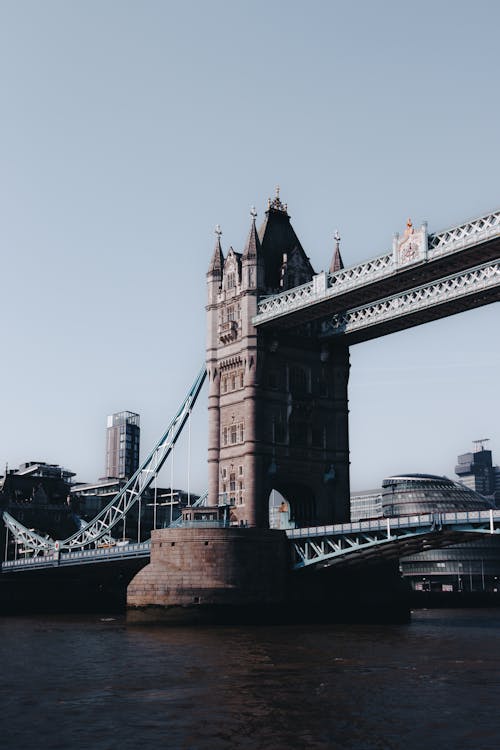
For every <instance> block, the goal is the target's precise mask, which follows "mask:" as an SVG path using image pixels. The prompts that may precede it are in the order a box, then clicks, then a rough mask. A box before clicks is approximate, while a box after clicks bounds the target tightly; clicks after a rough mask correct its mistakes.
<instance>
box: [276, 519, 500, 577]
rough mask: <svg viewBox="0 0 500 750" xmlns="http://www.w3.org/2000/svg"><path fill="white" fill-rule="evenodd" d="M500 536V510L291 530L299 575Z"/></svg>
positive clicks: (288, 532)
mask: <svg viewBox="0 0 500 750" xmlns="http://www.w3.org/2000/svg"><path fill="white" fill-rule="evenodd" d="M473 534H500V510H486V511H474V512H457V513H431V514H426V515H418V516H408V517H397V518H382V519H373V520H371V521H360V522H359V523H353V524H336V525H334V526H320V527H313V528H308V529H290V530H288V531H287V536H288V538H289V541H290V543H291V545H292V551H293V563H292V567H293V569H294V570H300V569H303V568H309V567H317V568H327V567H332V566H350V567H353V566H357V565H361V564H366V563H367V562H377V561H379V562H380V561H383V560H396V559H398V558H400V557H403V556H404V555H408V554H411V553H413V552H424V551H425V550H428V549H436V548H439V547H448V546H450V545H452V544H457V543H459V542H463V541H470V539H471V536H472V535H473Z"/></svg>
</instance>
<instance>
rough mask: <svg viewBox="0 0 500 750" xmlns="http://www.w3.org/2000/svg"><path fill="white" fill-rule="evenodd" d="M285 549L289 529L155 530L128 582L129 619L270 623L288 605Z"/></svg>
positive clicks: (178, 621)
mask: <svg viewBox="0 0 500 750" xmlns="http://www.w3.org/2000/svg"><path fill="white" fill-rule="evenodd" d="M288 555H289V547H288V542H287V539H286V535H285V533H284V532H283V531H278V530H276V529H255V528H252V529H247V528H237V527H236V528H203V527H202V526H201V525H200V524H197V527H196V528H174V529H161V530H158V531H153V532H152V535H151V562H150V564H149V565H147V566H146V567H145V568H143V569H142V570H141V571H140V572H139V574H138V575H137V576H136V577H135V578H134V579H133V580H132V581H131V583H130V584H129V586H128V590H127V619H128V620H129V622H152V623H154V622H165V623H171V624H190V623H211V622H214V623H232V622H234V623H240V622H245V623H250V622H261V621H266V622H269V621H270V620H272V619H273V613H275V614H276V617H277V618H278V617H279V616H280V614H281V612H282V609H283V606H284V604H285V597H286V591H287V581H288V575H289V572H288V571H289V561H288Z"/></svg>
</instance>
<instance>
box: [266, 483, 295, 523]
mask: <svg viewBox="0 0 500 750" xmlns="http://www.w3.org/2000/svg"><path fill="white" fill-rule="evenodd" d="M290 516H291V511H290V503H289V502H288V501H287V500H286V499H285V498H284V497H283V495H282V494H281V492H278V490H271V492H270V493H269V528H270V529H293V528H295V523H294V522H293V521H292V520H291V518H290Z"/></svg>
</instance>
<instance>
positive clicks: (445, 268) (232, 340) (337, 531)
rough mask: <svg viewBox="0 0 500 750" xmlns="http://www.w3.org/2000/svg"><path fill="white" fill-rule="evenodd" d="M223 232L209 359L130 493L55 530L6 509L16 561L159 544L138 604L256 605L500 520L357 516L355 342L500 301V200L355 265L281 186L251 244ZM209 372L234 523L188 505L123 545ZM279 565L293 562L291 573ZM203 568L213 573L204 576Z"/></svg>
mask: <svg viewBox="0 0 500 750" xmlns="http://www.w3.org/2000/svg"><path fill="white" fill-rule="evenodd" d="M221 234H222V233H221V231H220V229H219V228H217V230H216V243H215V248H214V251H213V254H212V258H211V261H210V265H209V269H208V274H207V287H208V301H207V350H206V366H204V367H203V368H202V370H201V371H200V373H199V375H198V376H197V378H196V379H195V381H194V383H193V386H192V387H191V389H190V391H189V392H188V394H187V396H186V399H185V400H184V401H183V403H182V405H181V407H180V409H179V410H178V412H177V414H176V415H175V417H174V419H173V420H172V422H171V423H170V425H169V426H168V428H167V430H166V432H165V434H164V435H163V436H162V438H161V439H160V441H159V442H158V443H157V445H156V446H155V448H154V449H153V451H152V452H151V453H150V455H149V456H148V458H147V459H146V461H145V462H143V464H142V466H141V467H140V468H139V469H138V471H137V472H136V474H135V475H134V477H132V479H131V480H130V482H129V483H128V484H127V485H126V486H125V487H124V488H123V489H122V491H121V492H120V493H119V494H118V495H117V496H116V498H113V500H112V501H111V502H110V503H109V505H108V506H106V508H104V509H103V510H102V511H101V512H100V513H99V514H98V516H97V517H96V518H95V519H93V521H91V522H89V523H87V524H84V525H83V526H82V528H81V529H80V530H79V531H78V532H76V533H75V534H74V535H73V536H72V537H70V538H69V539H67V540H62V541H55V540H51V539H48V538H47V537H43V536H40V535H38V534H36V533H35V532H31V531H29V530H27V529H23V528H21V525H20V524H18V523H16V522H14V520H13V519H8V518H6V517H5V515H4V519H5V520H6V522H7V525H8V526H9V528H10V531H11V533H12V534H14V536H15V538H16V539H17V541H18V543H19V544H20V545H22V546H23V549H24V551H25V552H26V551H27V552H28V555H27V556H26V558H25V559H24V560H22V561H21V560H13V561H12V560H11V561H6V562H5V563H4V564H3V566H2V572H3V573H8V574H9V575H14V574H16V575H17V574H19V573H21V572H22V571H25V572H26V571H28V570H30V571H35V570H38V571H40V572H42V571H43V570H49V569H58V570H62V569H70V568H71V569H74V568H76V567H78V566H81V567H83V568H88V567H89V566H91V565H92V564H94V563H98V564H99V565H101V566H102V565H104V564H105V563H106V564H107V562H112V561H113V562H114V563H117V561H119V560H123V561H125V560H128V561H129V562H130V561H131V560H133V559H135V561H136V562H137V563H138V565H139V567H141V566H143V565H144V564H145V562H147V561H148V559H149V556H151V564H149V565H146V567H143V569H142V570H141V571H140V572H139V573H138V575H137V576H136V577H135V579H134V581H133V583H132V584H131V587H129V601H130V602H132V606H133V607H135V608H136V609H140V608H143V607H145V606H146V607H147V606H159V605H161V606H165V607H170V606H174V605H175V602H177V603H181V606H187V605H188V604H189V602H191V603H196V604H199V603H200V602H201V601H204V600H205V601H212V603H214V602H215V603H216V604H217V606H218V605H221V603H224V602H225V603H226V604H227V603H228V602H229V603H231V602H232V603H233V604H234V601H233V600H232V599H230V598H229V599H228V598H227V592H228V591H232V592H233V594H232V595H234V592H235V591H240V593H241V592H242V591H243V589H245V592H246V593H244V595H243V594H242V596H243V599H244V600H245V602H246V603H247V604H250V603H252V606H253V605H254V604H255V602H256V601H259V602H260V603H261V604H265V603H266V602H268V600H269V601H271V600H272V601H274V600H275V599H276V597H277V598H278V599H279V598H280V597H283V596H284V593H283V592H284V590H285V589H287V590H288V589H289V586H290V584H289V583H285V579H287V580H288V578H287V576H288V575H289V573H290V571H293V570H295V571H299V570H306V569H307V570H309V571H313V570H320V569H323V570H324V569H335V570H336V571H340V570H346V569H347V568H353V567H361V568H363V569H366V567H367V566H368V563H377V562H380V561H391V560H393V559H396V558H397V557H398V556H399V555H401V554H403V553H407V552H408V551H415V550H422V549H429V548H432V547H433V546H443V545H447V544H452V543H454V542H456V541H457V540H463V539H464V538H470V537H471V535H474V534H476V535H477V534H478V533H480V534H498V533H500V511H494V510H492V511H488V512H482V511H477V513H476V515H475V516H474V514H465V516H461V515H460V514H445V515H443V514H441V515H440V516H439V517H437V516H435V515H432V516H427V517H423V516H422V517H411V518H407V519H391V520H387V519H385V520H383V521H376V522H375V521H373V522H362V523H361V524H351V523H350V522H349V502H350V492H349V436H348V379H349V367H350V365H349V347H350V346H351V345H353V344H357V343H361V342H363V341H366V340H368V339H373V338H376V337H380V336H383V335H386V334H388V333H392V332H394V331H399V330H402V329H405V328H409V327H411V326H415V325H420V324H422V323H425V322H428V321H431V320H437V319H439V318H442V317H445V316H447V315H451V314H454V313H458V312H462V311H464V310H468V309H472V308H474V307H479V306H481V305H485V304H489V303H492V302H495V301H498V300H499V299H500V211H498V212H494V213H490V214H487V215H484V216H482V217H479V218H477V219H474V220H472V221H468V222H466V223H464V224H461V225H459V226H457V227H453V228H451V229H448V230H445V231H443V232H438V233H435V234H428V232H427V226H426V225H425V224H424V225H422V226H421V227H419V228H417V229H416V228H414V227H413V225H412V223H411V222H410V221H408V223H407V226H406V229H405V231H404V233H403V235H402V236H401V237H400V236H399V235H396V236H395V238H394V241H393V246H392V251H391V252H389V253H386V254H384V255H381V256H379V257H376V258H374V259H372V260H369V261H366V262H364V263H361V264H357V265H355V266H351V267H348V268H344V264H343V261H342V257H341V254H340V247H339V237H338V235H337V236H336V247H335V250H334V254H333V258H332V261H331V263H330V268H329V271H328V272H325V271H323V272H320V273H316V272H315V271H314V269H313V267H312V265H311V262H310V260H309V258H308V256H307V255H306V252H305V250H304V249H303V247H302V245H301V243H300V240H299V239H298V237H297V235H296V233H295V231H294V229H293V227H292V225H291V222H290V216H289V214H288V209H287V206H286V204H283V203H282V202H281V200H280V197H279V193H278V194H277V195H276V197H275V198H274V199H272V200H270V201H269V204H268V208H267V211H266V213H265V219H264V222H263V224H262V225H261V227H260V228H259V229H257V226H256V212H255V211H254V210H253V211H252V216H251V225H250V230H249V234H248V237H247V241H246V243H245V246H244V248H243V251H242V252H237V251H235V250H234V249H233V248H232V247H229V249H228V251H227V253H226V254H224V252H223V249H222V242H221ZM205 375H206V376H207V380H208V390H209V394H208V422H209V424H208V494H207V498H206V500H205V501H204V502H205V503H206V506H207V507H208V508H209V509H223V510H224V519H225V521H224V523H225V524H227V525H228V526H229V528H228V529H226V530H225V531H226V532H227V533H226V535H225V536H220V535H218V534H219V532H222V531H224V530H223V529H221V528H211V527H213V526H220V525H221V522H219V521H213V520H212V521H210V522H209V521H207V520H206V519H207V518H208V516H206V517H205V521H204V523H202V524H198V527H197V528H190V526H191V525H192V524H191V521H190V518H191V516H193V518H194V515H195V514H191V513H190V514H186V516H185V519H184V520H185V521H186V523H185V524H184V527H183V528H178V529H166V530H162V531H156V532H153V537H152V541H151V543H149V542H148V543H144V544H139V545H130V546H128V548H126V547H125V546H123V547H122V548H121V549H120V548H119V546H117V545H114V541H115V540H114V538H113V529H114V528H117V526H118V525H119V524H120V522H123V518H124V516H126V514H127V512H128V511H129V510H130V508H131V507H132V506H133V505H134V504H135V503H137V502H138V501H140V498H141V496H142V493H143V492H144V490H145V488H147V487H149V486H150V484H151V482H152V481H154V478H155V477H156V476H157V474H158V472H159V470H160V469H161V467H162V465H163V463H164V461H165V460H166V458H167V456H168V455H169V453H170V451H171V450H172V448H173V446H174V444H175V442H176V440H177V438H178V436H179V435H180V433H181V431H182V429H183V427H184V425H185V424H186V422H187V420H188V419H189V416H190V414H191V411H192V408H193V406H194V403H195V401H196V398H197V395H198V393H199V391H200V389H201V387H202V384H203V381H204V379H205ZM274 490H276V491H278V492H279V493H281V494H282V495H283V497H284V498H285V499H286V502H287V504H288V507H289V508H290V513H291V516H292V518H293V521H294V524H295V526H296V528H295V529H294V530H289V531H287V532H286V535H285V533H284V532H279V531H275V532H273V533H271V532H270V531H269V530H267V527H268V523H269V498H270V496H271V493H272V492H273V491H274ZM482 513H486V515H484V516H483V515H481V514H482ZM202 515H203V514H202ZM218 515H220V517H221V518H222V515H223V514H222V512H221V513H220V514H219V513H216V514H215V516H214V515H213V514H212V515H211V516H210V518H212V519H214V518H216V517H217V516H218ZM366 523H368V524H369V525H368V526H366ZM363 524H365V525H363ZM194 526H195V527H196V523H195V524H194ZM259 534H260V536H259ZM169 535H170V536H169ZM167 537H168V539H169V540H170V541H168V542H167V541H166V540H167ZM162 540H165V543H164V542H163V541H162ZM250 541H251V544H250ZM103 543H104V544H107V543H109V544H107V547H106V546H105V547H103V546H102V545H103ZM110 545H111V546H110ZM213 549H217V550H218V552H217V554H216V555H215V557H214V552H213V551H212V550H213ZM278 549H279V550H281V551H280V552H279V553H275V551H274V550H278ZM290 554H292V559H293V562H292V563H290ZM138 561H142V562H140V564H139V562H138ZM193 566H194V567H193ZM196 566H197V567H196ZM285 569H286V571H288V572H287V573H286V575H285V572H284V571H285ZM252 570H253V571H254V573H253V577H252V575H251V574H250V573H249V571H252ZM271 570H272V571H273V575H269V581H268V584H269V585H268V588H267V589H266V591H265V594H264V593H263V589H262V586H263V583H262V582H263V580H264V579H265V578H266V576H267V575H268V573H269V574H270V571H271ZM276 570H281V571H282V573H281V574H280V575H281V578H279V576H278V578H279V580H278V579H277V578H276V576H275V575H274V573H275V572H276ZM175 571H177V572H175ZM208 571H211V572H210V574H209V573H208ZM242 571H245V572H244V574H243V572H242ZM240 574H241V575H240ZM249 575H250V578H248V576H249ZM239 576H240V577H239ZM241 576H243V578H244V580H245V583H244V584H243V583H242V581H243V578H241ZM245 576H247V578H245ZM203 577H205V578H206V579H207V580H209V582H210V583H207V584H206V586H205V588H203V586H202V585H201V583H200V581H201V580H202V579H203ZM200 586H201V588H200ZM273 587H274V588H273ZM292 588H293V586H292ZM208 590H210V593H207V592H208ZM223 590H224V591H225V594H224V595H223V594H222V593H221V592H222V591H223ZM259 591H260V594H259ZM186 592H187V593H186ZM193 592H198V593H193ZM214 592H215V593H214ZM248 592H251V595H250V594H248ZM277 592H278V593H277ZM303 593H304V592H303ZM318 595H319V594H318ZM323 595H324V589H323V590H322V592H321V596H323ZM304 596H306V594H304ZM148 597H149V598H148ZM204 597H205V599H204ZM252 597H253V598H252ZM255 597H257V598H255ZM259 597H260V599H259Z"/></svg>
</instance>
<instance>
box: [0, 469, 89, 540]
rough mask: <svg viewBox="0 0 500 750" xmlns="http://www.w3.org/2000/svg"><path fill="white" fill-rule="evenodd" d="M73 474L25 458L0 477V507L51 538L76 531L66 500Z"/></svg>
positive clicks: (66, 470)
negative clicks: (21, 462) (17, 465)
mask: <svg viewBox="0 0 500 750" xmlns="http://www.w3.org/2000/svg"><path fill="white" fill-rule="evenodd" d="M74 476H75V474H74V472H72V471H69V470H68V469H64V468H63V467H62V466H59V465H58V464H49V463H46V462H45V461H26V462H25V463H23V464H21V465H20V466H19V468H18V469H6V471H5V476H3V477H0V510H1V511H4V510H6V511H7V512H8V513H10V514H11V515H12V516H13V517H14V518H16V519H17V520H18V521H20V522H21V523H23V524H24V525H25V526H27V527H28V528H34V529H37V530H40V531H42V532H43V533H44V534H45V533H46V534H50V536H53V537H54V538H61V537H62V538H64V536H65V535H67V536H69V534H72V533H73V532H74V531H75V524H74V521H73V518H72V513H71V507H70V503H69V501H68V498H69V495H70V491H71V486H72V485H71V482H72V479H73V477H74ZM1 526H2V534H3V524H1Z"/></svg>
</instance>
